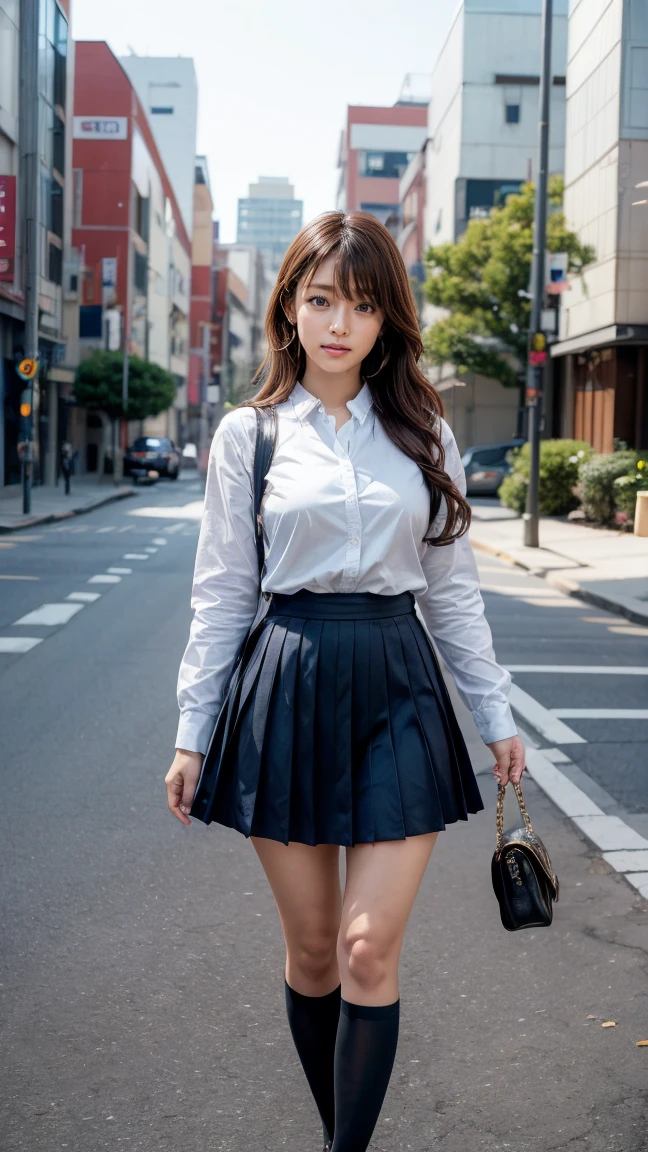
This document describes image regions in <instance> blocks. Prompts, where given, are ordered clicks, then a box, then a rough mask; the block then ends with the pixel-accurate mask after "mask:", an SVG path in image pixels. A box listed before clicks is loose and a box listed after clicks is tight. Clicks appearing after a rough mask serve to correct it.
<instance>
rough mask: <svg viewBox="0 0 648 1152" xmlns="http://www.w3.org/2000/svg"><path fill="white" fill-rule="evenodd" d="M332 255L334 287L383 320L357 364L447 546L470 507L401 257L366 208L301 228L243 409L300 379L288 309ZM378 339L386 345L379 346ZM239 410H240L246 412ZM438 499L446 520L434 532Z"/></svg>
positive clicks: (275, 399)
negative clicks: (450, 456) (448, 443)
mask: <svg viewBox="0 0 648 1152" xmlns="http://www.w3.org/2000/svg"><path fill="white" fill-rule="evenodd" d="M332 253H335V254H336V256H337V259H336V264H335V287H336V290H337V291H338V293H341V294H342V295H344V297H345V298H346V299H347V300H353V299H356V298H358V297H362V298H363V299H368V300H369V301H370V302H371V303H373V304H375V305H376V306H377V307H378V308H380V309H381V310H382V311H383V312H384V315H385V321H384V324H383V328H382V336H381V338H380V339H379V340H377V341H376V344H375V345H374V348H373V349H372V351H371V352H370V353H369V355H368V356H367V357H366V358H365V359H364V360H363V362H362V365H361V369H360V375H361V378H363V379H365V378H366V379H367V384H368V385H369V388H370V390H371V395H372V399H373V404H374V408H375V411H376V415H377V416H378V419H379V420H380V422H381V424H382V426H383V428H384V429H385V432H386V433H387V435H388V436H389V437H390V439H391V440H393V442H394V444H396V445H397V447H398V448H400V449H401V451H402V452H404V453H405V455H406V456H409V457H410V458H411V459H412V460H414V462H415V463H416V464H418V466H419V468H420V469H421V472H422V473H423V476H424V478H425V482H426V484H427V486H428V489H429V492H430V524H429V525H428V529H427V532H426V535H425V536H424V538H423V539H424V541H425V543H427V544H435V545H440V544H450V543H451V542H452V541H453V540H455V539H457V537H459V536H461V535H462V534H463V533H464V532H465V531H466V530H467V529H468V527H469V525H470V506H469V505H468V503H467V502H466V500H465V499H464V497H463V496H462V495H461V493H460V492H459V490H458V489H457V488H456V487H455V485H454V484H453V482H452V480H451V479H450V477H449V476H448V475H447V473H446V472H445V471H444V463H445V459H444V455H445V454H444V450H443V446H442V443H441V430H440V424H439V422H438V417H440V416H442V415H443V403H442V401H441V397H440V396H439V393H438V392H437V391H436V388H434V387H433V386H432V384H431V383H430V381H429V380H428V379H427V377H426V376H424V374H423V372H422V371H421V369H420V368H419V366H418V361H419V359H420V357H421V353H422V352H423V344H422V341H421V333H420V330H419V325H418V319H417V314H416V306H415V304H414V298H413V295H412V289H411V287H410V282H409V278H408V275H407V270H406V268H405V264H404V263H403V258H402V256H401V254H400V252H399V251H398V248H397V246H396V244H395V242H394V240H393V239H392V237H391V235H390V233H389V232H388V230H387V229H386V228H385V226H384V224H381V223H380V221H378V220H376V218H375V217H374V216H370V215H369V213H367V212H325V213H323V215H321V216H318V217H316V219H315V220H312V221H311V223H310V224H307V225H306V226H305V227H304V228H302V230H301V232H300V233H299V234H298V235H297V236H296V237H295V239H294V240H293V242H292V244H291V245H290V248H289V249H288V251H287V252H286V255H285V257H284V260H283V263H282V265H281V269H280V271H279V276H278V278H277V283H276V285H275V288H274V291H273V293H272V296H271V297H270V303H269V305H268V312H267V316H266V325H265V330H266V336H267V340H268V353H267V355H266V357H265V360H264V361H263V363H262V364H261V366H260V367H259V369H258V371H257V372H256V374H255V376H254V380H253V384H258V383H260V385H261V387H260V389H259V391H258V392H257V393H256V395H255V396H254V398H253V399H252V400H248V401H246V402H245V405H246V406H249V405H252V406H253V407H258V408H265V407H269V406H270V405H273V404H281V403H282V402H283V401H284V400H287V399H288V397H289V395H290V393H291V392H292V390H293V388H294V387H295V384H296V383H297V381H298V380H299V381H301V379H302V378H303V374H304V370H305V368H306V353H305V351H304V348H303V347H302V345H301V343H300V341H299V336H298V335H297V332H296V329H294V327H293V325H292V324H291V323H290V321H289V320H288V317H287V316H286V313H285V311H284V305H286V304H288V301H289V300H290V299H291V298H292V297H293V296H294V294H295V290H296V288H297V284H298V282H299V281H300V280H301V279H302V277H305V281H304V284H305V285H306V284H309V283H310V282H311V280H312V279H313V276H314V275H315V272H316V271H317V268H318V266H319V265H320V264H321V262H322V261H323V260H325V259H326V258H327V257H328V256H330V255H331V254H332ZM381 340H382V342H383V343H382V345H381ZM242 406H243V405H237V407H242ZM442 500H444V501H445V506H446V516H445V523H444V525H443V528H442V530H441V532H440V533H439V534H438V535H437V536H431V535H430V533H431V529H432V524H433V522H434V520H435V518H436V517H437V516H438V514H439V512H440V509H441V503H442Z"/></svg>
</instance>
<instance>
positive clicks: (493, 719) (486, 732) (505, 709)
mask: <svg viewBox="0 0 648 1152" xmlns="http://www.w3.org/2000/svg"><path fill="white" fill-rule="evenodd" d="M472 715H473V720H474V721H475V725H476V728H477V731H478V732H479V735H480V736H481V738H482V740H483V741H484V744H492V743H494V741H495V740H510V738H511V736H517V725H516V723H515V720H514V719H513V713H512V712H511V706H510V704H509V703H508V700H502V701H501V702H497V703H494V704H485V705H484V706H483V707H482V708H475V710H474V712H473V714H472Z"/></svg>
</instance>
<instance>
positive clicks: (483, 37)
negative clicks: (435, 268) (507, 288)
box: [425, 0, 568, 244]
mask: <svg viewBox="0 0 648 1152" xmlns="http://www.w3.org/2000/svg"><path fill="white" fill-rule="evenodd" d="M567 4H568V0H554V5H553V12H554V15H553V35H552V48H551V60H552V74H553V83H552V87H551V102H550V136H549V172H550V173H551V172H562V171H563V165H564V145H565V71H566V64H567ZM541 15H542V0H489V3H488V4H484V0H462V2H461V3H460V4H459V5H458V7H457V9H456V12H455V15H454V18H453V21H452V25H451V28H450V31H449V33H448V35H447V37H446V39H445V42H444V44H443V46H442V48H441V51H440V53H439V56H438V59H437V62H436V65H435V67H434V70H433V73H432V98H431V101H430V106H429V120H428V133H427V135H428V138H429V139H428V146H427V151H426V181H427V191H426V207H425V216H426V218H425V237H426V241H427V244H443V243H446V242H448V241H449V242H450V243H454V242H455V241H456V240H458V239H459V237H460V236H461V235H462V234H463V232H465V229H466V226H467V224H468V221H469V220H472V219H475V218H479V217H483V216H487V215H488V214H489V212H490V210H491V208H493V207H497V205H499V204H503V203H504V202H505V200H506V196H507V194H509V193H510V192H515V191H517V190H518V189H519V187H520V185H521V184H522V183H523V182H524V181H526V180H528V179H535V178H536V177H537V173H538V159H539V152H538V148H539V144H538V111H539V94H540V67H541V51H542V33H541Z"/></svg>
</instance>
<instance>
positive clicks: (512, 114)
mask: <svg viewBox="0 0 648 1152" xmlns="http://www.w3.org/2000/svg"><path fill="white" fill-rule="evenodd" d="M506 123H507V124H519V123H520V105H519V104H507V105H506Z"/></svg>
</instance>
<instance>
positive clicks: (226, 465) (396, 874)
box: [165, 212, 525, 1152]
mask: <svg viewBox="0 0 648 1152" xmlns="http://www.w3.org/2000/svg"><path fill="white" fill-rule="evenodd" d="M266 332H267V337H268V346H269V352H268V355H267V357H266V360H265V361H264V364H263V365H262V368H261V369H260V371H259V373H258V374H257V377H256V381H257V382H258V383H259V384H260V388H259V391H258V392H257V393H256V395H255V397H254V399H253V400H252V401H250V402H249V403H248V404H244V405H239V406H238V407H237V408H236V409H234V410H233V411H231V412H229V413H227V415H226V416H225V417H224V419H223V420H222V422H221V424H220V425H219V427H218V429H217V431H216V433H215V435H214V438H213V441H212V446H211V452H210V459H209V470H208V475H207V486H206V493H205V509H204V514H203V519H202V524H201V530H200V537H199V541H198V551H197V557H196V565H195V574H194V583H193V596H192V604H193V607H194V612H195V614H194V618H193V621H192V625H191V630H190V636H189V642H188V645H187V648H186V651H185V654H184V658H183V660H182V664H181V667H180V673H179V678H178V701H179V705H180V712H181V715H180V724H179V729H178V735H177V740H176V748H177V751H176V755H175V758H174V761H173V764H172V766H171V768H170V769H169V772H168V773H167V776H166V781H165V782H166V786H167V794H168V804H169V808H170V809H171V811H172V812H173V814H174V815H175V816H177V818H178V819H179V820H181V821H182V822H183V823H184V824H190V819H189V815H188V813H191V814H193V815H194V816H196V815H197V816H199V818H200V819H201V820H203V821H204V822H205V823H209V822H211V821H216V822H218V823H220V824H223V825H226V826H228V827H231V828H235V829H237V830H238V831H239V832H242V833H243V834H244V835H245V836H248V837H250V839H251V841H252V843H253V845H254V848H255V849H256V851H257V853H258V856H259V859H260V861H261V864H262V866H263V868H264V870H265V872H266V875H267V877H268V880H269V883H270V885H271V888H272V892H273V895H274V898H275V901H276V903H277V906H278V909H279V914H280V918H281V925H282V928H283V932H284V935H285V941H286V952H287V957H286V968H285V989H284V990H285V998H286V1007H287V1013H288V1019H289V1023H290V1028H291V1031H292V1035H293V1038H294V1042H295V1045H296V1048H297V1051H298V1053H299V1057H300V1060H301V1062H302V1065H303V1068H304V1072H305V1074H306V1077H307V1079H308V1083H309V1085H310V1088H311V1090H312V1093H313V1097H314V1099H315V1102H316V1104H317V1107H318V1109H319V1113H320V1116H321V1120H322V1124H323V1131H324V1141H325V1147H332V1149H333V1152H364V1149H366V1148H367V1146H368V1144H369V1141H370V1139H371V1135H372V1132H373V1130H374V1127H375V1124H376V1121H377V1119H378V1114H379V1112H380V1109H381V1106H382V1102H383V1099H384V1095H385V1092H386V1090H387V1085H388V1083H389V1079H390V1076H391V1072H392V1066H393V1062H394V1057H395V1053H396V1045H397V1040H398V1029H399V1009H400V999H399V988H398V965H399V956H400V951H401V944H402V941H403V935H404V932H405V928H406V925H407V921H408V917H409V914H410V911H411V908H412V905H413V903H414V899H415V897H416V893H417V890H418V888H419V885H420V882H421V879H422V877H423V875H424V872H425V869H426V866H427V864H428V861H429V858H430V854H431V852H432V849H433V846H434V843H435V841H436V838H437V835H438V833H439V831H441V830H442V829H444V828H445V827H446V825H448V824H452V823H454V822H456V821H457V820H466V819H467V818H468V816H469V814H473V813H476V812H479V811H480V810H481V809H482V808H483V806H484V805H483V802H482V798H481V795H480V792H479V788H478V786H477V781H476V778H475V775H474V772H473V768H472V766H471V763H470V760H469V757H468V752H467V749H466V745H465V743H464V740H463V737H462V734H461V731H460V729H459V725H458V723H457V720H456V718H455V714H454V711H453V708H452V704H451V701H450V698H449V695H448V692H447V689H446V687H445V684H444V681H443V676H442V673H441V669H440V666H439V663H438V660H437V657H436V654H435V652H434V650H433V648H432V645H431V644H430V642H429V639H428V635H427V633H426V631H425V629H424V627H423V625H422V623H421V622H420V620H419V617H418V616H417V615H416V613H415V605H418V608H419V610H420V613H421V615H422V617H423V620H424V622H425V624H426V625H427V628H428V629H429V632H430V633H431V635H432V637H433V638H434V640H435V641H436V643H437V645H438V647H439V649H440V651H441V654H442V656H443V658H444V659H445V661H446V662H447V664H448V666H449V668H450V670H451V672H452V674H453V676H454V678H455V680H456V683H457V687H458V689H459V692H460V694H461V696H462V697H463V699H464V701H465V702H466V704H467V705H468V707H469V708H470V709H471V710H472V713H473V716H474V718H475V722H476V724H477V727H478V729H479V732H480V734H481V736H482V738H483V739H484V741H485V742H486V743H487V744H488V747H489V748H490V749H491V750H492V753H493V756H494V759H495V760H496V761H497V764H496V766H495V768H494V769H493V771H494V773H495V775H496V776H497V778H498V780H500V781H502V782H506V781H507V780H509V779H510V780H513V781H516V782H517V781H519V780H520V778H521V775H522V771H523V769H524V755H525V753H524V746H523V744H522V741H521V740H520V738H519V736H518V735H517V733H516V727H515V723H514V721H513V718H512V714H511V711H510V708H509V703H508V690H509V686H510V676H509V674H508V673H507V672H506V671H505V670H504V669H502V668H501V667H500V666H499V665H498V664H497V662H496V660H495V656H494V652H493V648H492V639H491V633H490V629H489V627H488V624H487V622H486V620H485V617H484V605H483V602H482V599H481V595H480V590H479V579H478V573H477V567H476V564H475V560H474V557H473V554H472V551H471V547H470V543H469V540H468V536H467V535H466V531H467V528H468V526H469V522H470V508H469V505H468V504H467V502H466V499H465V492H466V484H465V476H464V471H463V467H462V464H461V458H460V455H459V451H458V449H457V445H456V443H455V439H454V436H453V434H452V432H451V430H450V428H449V427H448V425H447V424H446V423H445V421H444V420H443V419H442V415H441V414H442V410H443V409H442V403H441V399H440V397H439V395H438V393H437V392H436V390H435V389H434V388H433V386H432V385H431V384H430V382H429V380H428V379H427V377H426V376H425V375H424V374H423V372H422V371H421V369H420V368H419V367H418V360H419V357H420V356H421V352H422V345H421V337H420V330H419V325H418V322H417V314H416V307H415V303H414V300H413V297H412V291H411V288H410V284H409V280H408V276H407V272H406V269H405V266H404V264H403V260H402V258H401V255H400V253H399V251H398V248H397V247H396V244H395V243H394V241H393V239H392V238H391V236H390V234H389V232H388V231H387V229H386V228H385V227H384V226H383V225H382V224H380V223H379V222H378V221H377V220H376V219H375V218H374V217H372V216H370V215H368V214H366V213H363V212H352V213H349V214H344V213H342V212H329V213H325V214H324V215H322V216H320V217H318V218H317V219H316V220H314V221H313V222H312V223H311V224H309V225H307V226H306V227H305V228H304V229H302V231H301V232H300V233H299V235H298V236H297V238H296V239H295V240H294V241H293V243H292V244H291V246H290V248H289V250H288V252H287V254H286V257H285V259H284V262H283V265H282V268H281V271H280V273H279V278H278V281H277V285H276V287H275V289H274V292H273V295H272V297H271V300H270V305H269V309H268V316H267V322H266ZM255 407H256V408H262V409H266V410H267V409H270V410H274V414H275V416H276V421H277V440H276V445H275V450H274V456H273V458H272V463H271V466H270V469H269V473H268V483H267V489H266V494H265V497H264V500H263V505H262V513H263V515H262V523H263V535H264V544H265V566H264V567H263V570H262V577H261V580H259V576H258V572H259V567H258V563H257V559H258V557H257V550H256V547H255V535H254V528H255V525H254V518H253V503H252V498H253V491H254V451H255V435H256V422H257V415H256V412H255V410H254V409H255ZM260 589H261V591H262V593H263V595H264V597H265V599H264V600H262V601H261V605H262V606H263V605H265V604H266V603H267V605H268V606H267V612H266V614H265V616H263V617H261V618H260V619H258V618H259V617H260V611H259V591H260ZM255 619H256V620H258V622H257V623H256V624H255V627H254V629H253V631H252V633H251V636H250V641H249V643H248V645H247V647H246V649H245V650H244V655H243V658H242V662H241V664H240V665H239V667H238V670H237V672H236V674H235V678H234V682H233V685H234V686H235V687H234V688H233V690H232V692H231V693H230V694H229V695H228V696H227V698H226V699H225V700H224V690H225V686H226V684H227V683H228V680H229V678H230V673H231V672H232V667H233V664H234V661H235V656H236V653H237V651H238V650H239V646H240V644H241V642H242V640H243V639H244V637H245V636H246V633H247V632H248V629H249V628H250V626H251V625H252V623H253V622H254V621H255ZM203 761H204V768H205V771H204V772H202V774H201V768H202V767H203ZM194 800H195V803H196V805H198V804H199V805H200V807H199V810H198V807H197V808H196V810H194V811H191V808H192V804H193V803H194ZM340 846H343V847H344V848H345V850H346V880H345V886H344V888H343V890H342V891H341V890H340V882H339V872H338V866H339V851H340ZM215 898H217V897H215ZM457 915H460V910H459V909H458V910H457Z"/></svg>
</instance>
